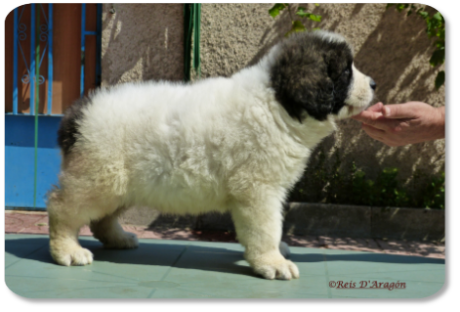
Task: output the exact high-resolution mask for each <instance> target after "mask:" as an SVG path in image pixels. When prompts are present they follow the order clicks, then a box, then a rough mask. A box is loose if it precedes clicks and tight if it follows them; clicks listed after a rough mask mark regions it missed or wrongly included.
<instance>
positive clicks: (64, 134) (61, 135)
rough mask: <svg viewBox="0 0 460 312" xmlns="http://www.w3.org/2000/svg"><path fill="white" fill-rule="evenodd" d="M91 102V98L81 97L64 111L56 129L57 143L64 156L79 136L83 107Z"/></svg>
mask: <svg viewBox="0 0 460 312" xmlns="http://www.w3.org/2000/svg"><path fill="white" fill-rule="evenodd" d="M90 104H91V100H90V99H89V98H87V97H83V98H81V99H80V100H78V101H76V102H75V103H73V104H72V106H70V107H69V108H68V109H67V110H66V111H65V113H64V117H63V118H62V121H61V126H60V127H59V130H58V144H59V147H60V148H61V150H62V152H63V154H64V156H67V155H68V154H69V153H70V151H71V149H72V147H73V145H74V144H75V142H76V141H77V140H78V138H79V137H80V136H81V133H80V130H79V127H80V125H79V121H80V120H82V119H83V117H84V114H83V109H84V108H85V107H87V106H88V105H90Z"/></svg>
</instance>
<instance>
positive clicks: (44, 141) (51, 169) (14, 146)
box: [5, 115, 61, 210]
mask: <svg viewBox="0 0 460 312" xmlns="http://www.w3.org/2000/svg"><path fill="white" fill-rule="evenodd" d="M60 122H61V117H48V116H40V117H39V118H38V151H37V201H36V208H41V209H43V210H44V209H45V207H46V203H45V201H46V194H47V192H48V191H49V190H50V189H51V186H52V185H53V184H57V182H58V174H59V168H60V166H61V156H60V150H59V147H58V145H57V130H58V129H59V124H60ZM34 130H35V126H34V116H21V115H16V116H12V115H5V206H11V207H29V208H31V207H33V206H34V138H35V137H34Z"/></svg>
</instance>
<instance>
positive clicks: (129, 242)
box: [104, 232, 139, 249]
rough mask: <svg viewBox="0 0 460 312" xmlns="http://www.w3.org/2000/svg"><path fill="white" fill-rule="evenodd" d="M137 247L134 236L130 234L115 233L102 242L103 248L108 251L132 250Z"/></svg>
mask: <svg viewBox="0 0 460 312" xmlns="http://www.w3.org/2000/svg"><path fill="white" fill-rule="evenodd" d="M138 246H139V241H138V240H137V236H136V234H133V233H130V232H122V233H117V235H116V236H112V237H110V239H107V240H106V241H105V242H104V247H105V248H108V249H133V248H137V247H138Z"/></svg>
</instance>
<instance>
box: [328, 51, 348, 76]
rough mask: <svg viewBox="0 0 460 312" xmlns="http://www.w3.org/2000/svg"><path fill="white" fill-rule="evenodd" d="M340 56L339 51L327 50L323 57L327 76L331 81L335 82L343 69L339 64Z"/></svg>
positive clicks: (340, 52) (341, 58) (342, 65)
mask: <svg viewBox="0 0 460 312" xmlns="http://www.w3.org/2000/svg"><path fill="white" fill-rule="evenodd" d="M341 54H342V51H341V50H340V49H336V50H329V51H327V52H326V53H325V54H324V55H323V60H324V63H325V64H326V67H327V75H328V77H330V78H331V79H332V80H333V81H335V80H337V78H338V77H339V76H340V73H341V72H342V67H344V64H342V62H341V60H343V57H342V56H341Z"/></svg>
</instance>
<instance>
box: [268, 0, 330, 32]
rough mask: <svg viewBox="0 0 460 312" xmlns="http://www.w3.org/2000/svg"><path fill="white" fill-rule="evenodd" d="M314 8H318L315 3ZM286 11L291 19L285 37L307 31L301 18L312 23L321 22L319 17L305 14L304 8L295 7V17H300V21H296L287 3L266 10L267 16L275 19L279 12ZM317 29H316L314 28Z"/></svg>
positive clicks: (276, 4) (290, 6)
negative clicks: (289, 27)
mask: <svg viewBox="0 0 460 312" xmlns="http://www.w3.org/2000/svg"><path fill="white" fill-rule="evenodd" d="M315 6H319V4H318V3H315ZM285 9H287V10H288V12H289V18H290V19H291V29H290V30H289V31H288V32H287V33H286V35H285V36H286V37H289V36H290V35H291V34H293V33H296V32H302V31H306V30H307V29H306V28H305V26H304V25H303V23H302V20H301V19H303V18H306V19H309V20H312V21H314V22H321V18H322V17H321V15H316V14H313V13H310V12H307V9H306V8H304V7H301V6H299V7H297V9H296V10H295V15H296V17H297V16H298V17H300V18H301V19H296V18H294V17H293V15H292V5H291V4H289V3H275V5H274V6H273V7H272V8H271V9H270V10H268V14H270V16H271V17H273V18H275V17H277V16H278V15H279V14H280V13H281V11H283V10H285ZM314 29H317V28H314Z"/></svg>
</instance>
